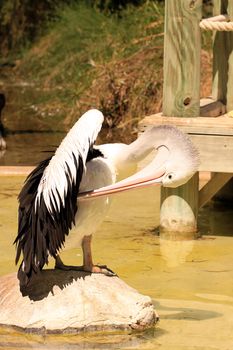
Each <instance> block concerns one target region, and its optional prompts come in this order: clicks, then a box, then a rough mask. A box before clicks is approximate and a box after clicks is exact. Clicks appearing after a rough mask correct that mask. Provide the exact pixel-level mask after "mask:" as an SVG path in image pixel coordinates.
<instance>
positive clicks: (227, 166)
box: [190, 135, 233, 173]
mask: <svg viewBox="0 0 233 350" xmlns="http://www.w3.org/2000/svg"><path fill="white" fill-rule="evenodd" d="M190 138H191V140H192V142H193V143H194V145H196V147H197V149H198V151H199V154H200V160H201V163H200V166H199V171H211V172H226V173H233V137H232V136H212V135H190Z"/></svg>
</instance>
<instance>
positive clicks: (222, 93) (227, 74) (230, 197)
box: [212, 0, 233, 202]
mask: <svg viewBox="0 0 233 350" xmlns="http://www.w3.org/2000/svg"><path fill="white" fill-rule="evenodd" d="M219 14H228V15H229V17H230V20H231V21H233V1H231V0H214V11H213V15H214V16H217V15H219ZM212 95H213V97H214V99H216V100H220V101H221V102H223V103H224V104H225V105H226V110H227V112H229V111H232V110H233V32H218V31H217V32H215V33H214V37H213V87H212ZM232 188H233V179H231V180H230V181H229V182H228V184H226V185H225V186H224V187H223V188H222V189H221V190H220V191H219V192H218V194H217V195H216V196H215V198H216V199H220V200H222V201H224V198H225V199H226V200H227V201H228V202H230V201H231V202H233V193H232Z"/></svg>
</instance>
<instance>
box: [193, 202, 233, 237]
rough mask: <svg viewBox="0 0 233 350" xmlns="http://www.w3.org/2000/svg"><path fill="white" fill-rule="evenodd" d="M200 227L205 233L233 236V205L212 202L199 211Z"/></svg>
mask: <svg viewBox="0 0 233 350" xmlns="http://www.w3.org/2000/svg"><path fill="white" fill-rule="evenodd" d="M199 229H200V233H201V234H204V235H213V236H226V237H232V236H233V205H232V204H231V205H229V204H226V203H224V202H217V201H216V202H210V204H208V205H206V206H205V207H203V208H202V209H200V211H199Z"/></svg>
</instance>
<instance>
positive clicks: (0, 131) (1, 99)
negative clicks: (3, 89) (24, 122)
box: [0, 93, 6, 151]
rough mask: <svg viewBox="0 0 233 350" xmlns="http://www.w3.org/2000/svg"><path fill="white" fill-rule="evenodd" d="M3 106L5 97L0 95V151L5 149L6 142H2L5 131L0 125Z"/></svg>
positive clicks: (0, 124)
mask: <svg viewBox="0 0 233 350" xmlns="http://www.w3.org/2000/svg"><path fill="white" fill-rule="evenodd" d="M5 104H6V98H5V95H4V94H2V93H0V151H3V150H5V149H6V141H5V140H4V136H5V131H4V127H3V124H2V110H3V108H4V107H5Z"/></svg>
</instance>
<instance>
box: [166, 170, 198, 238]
mask: <svg viewBox="0 0 233 350" xmlns="http://www.w3.org/2000/svg"><path fill="white" fill-rule="evenodd" d="M197 189H198V174H195V175H194V176H193V177H192V179H191V180H190V181H189V182H188V183H187V184H185V185H183V186H180V187H178V188H177V189H170V188H164V189H163V190H162V192H161V212H160V235H161V237H163V238H173V239H174V238H175V237H176V238H177V239H190V238H196V236H197V214H198V190H197Z"/></svg>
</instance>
